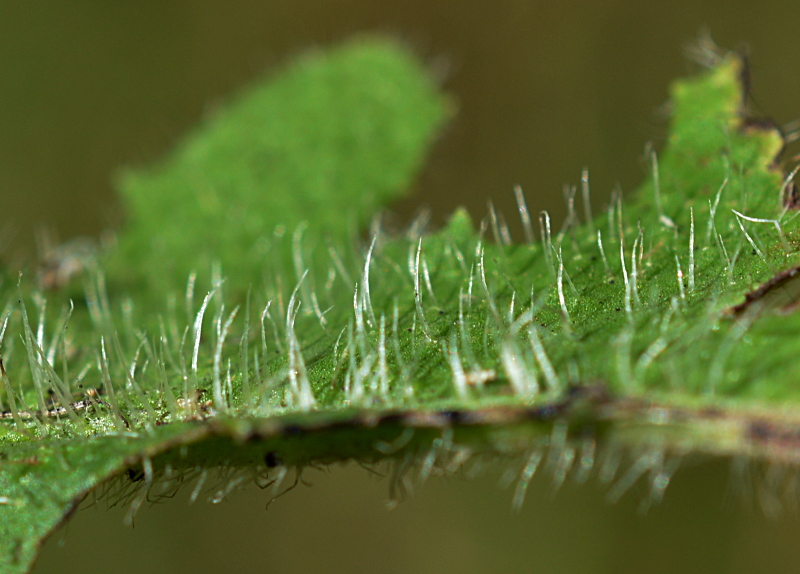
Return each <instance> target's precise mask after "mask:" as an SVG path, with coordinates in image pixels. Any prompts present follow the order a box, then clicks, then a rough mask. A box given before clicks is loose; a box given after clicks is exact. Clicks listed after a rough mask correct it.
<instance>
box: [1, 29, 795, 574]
mask: <svg viewBox="0 0 800 574" xmlns="http://www.w3.org/2000/svg"><path fill="white" fill-rule="evenodd" d="M704 50H705V52H704V59H705V60H707V61H711V62H713V66H712V67H711V68H710V69H708V70H705V71H703V72H701V73H699V74H698V75H697V76H695V77H693V78H690V79H687V80H682V81H679V82H676V83H675V84H674V85H673V87H672V91H671V98H672V118H671V129H670V135H669V138H668V140H667V142H666V145H665V147H664V150H663V151H661V152H659V153H656V152H655V151H652V153H651V154H650V161H651V167H652V175H651V177H650V178H649V179H648V180H647V181H646V182H645V183H644V184H643V185H642V186H641V187H640V189H639V190H637V191H636V192H635V193H634V194H632V195H631V197H629V198H626V199H625V200H624V201H623V200H622V198H621V196H619V195H618V196H615V198H614V199H613V200H612V201H611V203H610V205H609V206H608V208H607V209H605V210H604V211H603V212H602V213H599V214H598V213H596V214H595V215H594V216H590V214H591V212H592V206H591V205H590V196H589V181H588V175H586V174H584V178H583V180H582V182H581V185H580V186H577V187H575V188H573V189H572V190H571V192H570V195H569V196H568V205H569V215H568V218H567V220H566V221H565V222H564V224H563V225H561V226H560V227H559V228H558V229H557V228H556V227H555V224H554V222H551V221H550V218H549V216H548V215H547V214H545V213H543V214H540V215H539V216H538V217H536V216H535V215H534V216H531V215H530V214H529V213H528V211H527V208H526V207H525V204H524V197H523V195H522V194H521V192H519V193H518V201H519V204H520V216H521V217H522V224H523V225H522V227H523V230H524V236H523V237H521V238H518V240H517V241H511V238H510V235H509V232H508V229H507V228H506V226H505V224H504V223H503V220H502V218H501V217H499V216H497V215H495V214H492V216H490V217H488V218H487V219H486V220H484V221H483V222H482V223H481V224H480V225H479V226H477V228H476V226H475V225H473V222H472V221H471V220H470V218H469V216H468V215H467V214H466V212H464V211H458V212H456V213H455V214H454V215H453V216H452V218H451V220H450V223H449V224H448V226H447V227H446V228H444V229H442V230H440V231H438V232H433V233H429V232H427V231H426V230H425V229H424V226H423V225H422V224H421V223H420V224H417V225H414V226H412V228H411V229H409V230H408V231H407V232H406V233H405V234H403V235H392V234H390V233H388V232H385V231H383V230H382V229H381V226H380V223H379V219H374V220H373V225H372V226H371V227H370V234H369V238H368V239H365V240H363V239H359V238H358V237H359V235H358V234H359V232H360V231H363V229H364V227H365V226H366V224H368V223H369V221H370V218H372V217H374V214H375V213H376V212H377V210H378V209H379V208H380V206H381V205H385V204H386V203H387V202H389V201H390V200H391V199H393V198H394V197H396V196H397V195H398V194H399V193H402V191H403V190H405V189H407V188H408V186H409V185H410V184H411V182H412V180H413V175H414V173H415V172H416V170H417V169H418V168H419V166H420V165H421V162H422V159H423V158H424V153H425V151H426V149H427V148H428V146H429V144H430V143H431V141H432V139H433V136H434V135H435V134H436V133H438V131H439V130H440V129H441V126H442V124H443V121H444V120H445V119H446V118H447V116H448V115H450V113H451V108H452V106H451V104H450V103H449V102H448V100H447V99H446V98H444V97H443V96H441V95H439V94H438V93H437V90H436V87H435V85H434V83H433V82H432V81H431V79H430V78H429V77H428V76H427V75H426V73H425V72H424V70H422V69H421V68H420V67H419V65H418V64H417V63H416V62H415V61H414V59H413V58H411V57H410V56H409V55H408V54H407V53H406V52H405V51H404V50H402V49H401V48H399V47H397V46H396V45H394V44H392V43H390V42H386V41H384V40H379V39H374V38H365V39H360V40H357V41H354V42H351V43H349V44H347V45H345V46H343V47H341V48H338V49H336V50H332V51H330V52H327V53H315V54H309V55H307V56H306V57H304V58H301V59H299V60H298V61H297V62H295V63H294V64H293V65H291V66H289V67H287V68H286V69H285V70H283V71H282V72H281V73H279V74H277V75H276V76H275V78H274V79H273V80H272V81H270V82H269V83H267V84H264V85H262V86H258V87H256V88H254V89H252V90H251V91H249V92H247V93H244V94H242V95H241V96H240V97H239V98H238V99H237V100H236V101H234V102H232V103H231V104H230V105H229V106H228V107H227V108H225V110H223V111H222V112H220V113H218V114H217V115H216V116H215V117H213V118H211V119H209V120H208V121H207V122H206V123H205V124H204V125H203V126H201V127H200V128H199V129H198V130H197V131H196V132H194V133H193V134H191V135H190V136H189V137H188V138H187V139H186V140H185V141H184V142H183V143H182V144H181V145H180V146H179V147H178V148H177V150H176V151H175V152H174V153H173V154H172V155H171V156H170V157H168V158H166V159H165V160H164V161H163V162H162V163H161V164H160V165H158V166H156V167H154V168H151V169H149V170H145V171H138V172H129V173H127V174H125V175H124V176H123V177H122V178H121V179H120V190H121V193H122V196H123V199H124V201H125V203H126V205H127V208H128V212H129V221H128V224H127V226H126V228H125V229H123V230H122V232H121V233H120V235H119V239H118V242H117V245H116V246H115V247H113V248H112V249H110V250H109V251H107V252H104V253H99V254H95V255H93V256H87V255H86V254H85V253H83V254H82V255H81V256H80V257H77V256H74V257H72V259H71V258H70V257H71V256H70V255H69V254H67V255H65V256H64V257H63V259H64V260H63V261H61V262H56V263H57V264H62V265H66V264H77V265H79V266H81V267H85V268H86V272H85V273H84V275H83V280H82V281H81V280H78V281H72V282H70V283H66V282H65V284H60V283H59V284H58V285H56V286H58V287H59V289H58V290H57V291H56V292H48V293H46V294H44V293H42V292H41V291H40V289H39V286H37V285H36V284H35V283H34V282H33V281H30V280H29V278H28V277H27V276H23V277H22V279H21V280H20V281H19V282H18V281H17V279H16V278H15V277H14V276H13V274H12V273H11V271H10V270H5V271H4V272H3V273H4V276H3V281H2V284H0V293H2V296H3V297H4V299H5V300H6V301H7V304H6V306H5V308H4V310H3V314H2V317H0V319H2V321H1V323H2V327H1V328H2V333H3V334H2V335H0V351H2V358H3V363H2V369H0V370H2V373H3V374H2V391H0V399H1V400H2V408H3V409H4V412H3V415H2V416H3V420H0V563H2V564H3V566H4V567H5V568H6V569H7V570H8V571H12V572H13V571H20V572H21V571H26V570H27V569H28V568H29V567H30V565H31V564H32V562H33V560H34V559H35V555H36V551H37V549H38V547H39V545H40V544H41V541H42V540H43V539H44V537H46V536H47V535H48V534H49V533H50V532H52V530H53V529H54V528H55V527H56V526H57V525H58V524H59V523H61V522H62V521H63V520H64V519H65V518H66V517H67V516H68V515H69V513H71V512H72V511H73V510H74V509H75V508H76V507H77V505H78V503H79V502H80V501H81V500H82V498H83V497H84V496H85V495H86V493H88V492H90V491H91V490H92V489H95V488H96V487H98V485H103V484H104V485H105V486H104V488H105V489H106V494H107V495H108V496H114V497H117V499H123V500H130V501H131V502H130V504H131V516H132V515H133V513H135V511H136V509H138V507H139V506H140V505H141V504H142V503H143V502H144V501H145V500H146V497H147V496H148V495H149V496H151V497H152V496H158V495H159V493H161V494H163V493H169V492H171V491H172V490H173V489H175V488H178V487H179V486H180V485H181V484H192V485H193V486H191V488H193V498H196V497H198V496H200V495H202V496H203V497H211V498H212V499H219V498H222V497H224V496H225V495H226V494H227V493H228V492H229V491H230V490H231V489H233V488H234V487H235V486H237V485H238V484H241V483H242V482H244V481H250V480H256V481H258V482H259V483H270V482H273V481H274V483H275V485H276V487H279V485H280V484H281V483H282V482H283V481H284V478H285V477H286V476H287V474H289V476H290V477H291V476H293V474H295V473H299V472H300V471H301V470H302V468H303V467H306V466H308V465H312V464H326V463H332V462H336V461H343V460H349V459H355V460H358V461H361V462H364V463H375V462H380V461H382V460H389V461H393V464H394V465H395V466H394V469H395V478H394V480H393V485H395V486H397V487H398V488H399V489H401V490H402V486H403V484H405V483H406V482H408V480H407V479H408V478H409V477H412V476H413V478H414V479H415V480H417V481H422V480H424V479H425V478H426V477H427V476H428V475H430V474H431V473H433V472H453V471H456V470H458V469H459V468H461V467H463V465H464V464H467V463H468V462H469V461H470V460H471V459H473V458H476V457H485V456H489V457H506V458H508V459H509V460H511V461H521V464H522V465H521V470H520V477H519V484H518V488H517V494H516V495H515V503H519V502H521V499H522V496H523V495H524V490H525V486H526V485H527V481H528V480H530V478H531V475H532V474H533V472H534V471H535V470H536V468H537V465H538V464H539V462H540V461H542V459H543V453H544V452H548V455H547V457H546V461H547V464H548V465H549V467H550V468H551V470H552V471H553V472H554V473H555V475H556V477H557V478H558V479H559V480H562V479H563V478H564V477H565V476H566V475H567V474H568V473H576V474H577V475H580V476H581V477H582V478H585V477H586V476H588V475H589V474H592V473H595V474H597V475H598V476H599V477H600V478H601V479H602V480H606V481H609V482H612V483H613V484H612V487H611V491H610V495H611V496H612V498H615V497H617V496H619V495H621V494H622V493H623V492H624V491H625V490H626V489H627V488H628V487H629V486H630V485H631V484H632V483H633V482H635V481H636V480H637V479H638V478H639V477H640V476H643V475H647V476H649V477H650V479H651V481H650V488H651V495H652V496H653V497H654V498H658V497H659V496H660V495H661V494H662V493H663V490H664V488H666V485H667V484H668V482H669V478H670V475H671V472H672V471H673V470H674V467H675V466H676V462H677V461H679V460H680V459H681V458H682V457H683V456H685V455H687V454H694V453H698V454H706V455H717V456H741V457H745V458H746V459H748V460H751V459H757V460H766V461H769V462H774V463H781V464H791V463H793V462H794V461H795V460H796V459H797V458H798V454H800V408H798V407H799V406H800V385H796V384H795V383H794V381H797V380H800V376H798V375H800V373H798V370H800V364H798V363H796V362H794V361H792V358H793V355H794V354H795V353H796V352H797V350H798V349H797V347H799V346H800V343H799V342H798V341H800V339H798V338H797V337H793V335H794V334H796V333H798V332H800V316H798V314H796V313H792V311H793V310H794V303H793V301H794V298H795V297H794V295H793V292H794V291H796V290H797V289H798V287H797V286H795V285H794V281H793V279H794V275H795V271H794V269H795V268H796V267H797V266H798V265H800V256H799V254H800V250H798V247H797V246H798V241H800V230H799V229H798V226H800V220H798V218H797V217H796V214H797V212H796V211H795V208H794V204H793V201H794V199H795V197H794V186H793V184H792V183H791V181H790V179H787V178H785V176H784V174H783V172H782V171H781V169H780V166H779V164H778V163H777V160H778V156H779V154H780V152H781V150H782V147H783V139H782V136H781V134H780V132H779V131H778V130H777V129H775V128H773V127H772V126H771V124H769V123H768V122H764V121H760V122H759V121H754V120H752V119H751V118H749V116H748V115H747V109H746V94H745V93H744V91H743V80H742V78H743V75H744V73H745V69H744V63H743V60H742V58H740V57H739V56H738V55H736V54H723V53H718V52H717V51H715V49H714V48H712V47H709V46H706V47H705V48H704ZM75 258H77V259H79V260H78V261H77V263H76V262H75V261H74V259H75ZM771 278H772V281H770V279H771ZM46 284H47V285H49V286H53V285H52V284H50V283H46ZM759 285H762V287H761V288H760V289H757V286H759ZM70 301H72V303H70ZM520 454H525V455H526V456H524V457H520V456H519V455H520ZM621 457H628V459H629V460H632V461H633V464H632V466H631V468H630V469H629V470H628V471H626V472H619V468H620V460H621ZM615 461H616V462H615ZM543 464H544V463H543ZM219 468H222V469H223V470H224V471H225V479H224V480H222V481H221V482H217V481H216V479H214V480H211V481H207V480H206V479H207V477H208V476H209V473H215V472H216V471H217V469H219ZM112 477H117V478H116V479H115V480H114V481H111V482H108V481H109V479H110V478H112ZM615 477H616V478H615ZM287 480H291V479H287ZM399 494H401V493H399Z"/></svg>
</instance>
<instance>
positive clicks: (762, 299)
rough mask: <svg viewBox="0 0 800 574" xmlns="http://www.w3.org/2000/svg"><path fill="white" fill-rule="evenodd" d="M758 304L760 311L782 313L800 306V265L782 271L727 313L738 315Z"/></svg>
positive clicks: (791, 311) (789, 311)
mask: <svg viewBox="0 0 800 574" xmlns="http://www.w3.org/2000/svg"><path fill="white" fill-rule="evenodd" d="M754 305H758V306H759V308H758V311H769V310H771V311H773V312H775V313H778V314H780V315H785V314H788V313H793V312H794V311H796V310H797V309H798V307H800V267H794V268H792V269H787V270H786V271H782V272H780V273H778V274H777V275H775V276H774V277H772V278H771V279H769V280H768V281H767V282H766V283H763V284H762V285H760V286H759V287H758V288H756V289H754V290H753V291H750V293H747V294H746V295H745V296H744V302H742V303H739V304H738V305H735V306H734V307H731V308H730V309H728V310H727V311H726V314H727V315H733V316H738V315H741V314H742V313H744V312H745V311H746V310H748V309H750V308H751V307H753V306H754Z"/></svg>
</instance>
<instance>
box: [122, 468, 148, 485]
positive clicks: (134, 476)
mask: <svg viewBox="0 0 800 574" xmlns="http://www.w3.org/2000/svg"><path fill="white" fill-rule="evenodd" d="M125 474H127V475H128V478H129V479H131V482H139V481H140V480H142V479H143V478H144V470H142V469H141V468H129V469H128V470H127V471H126V472H125Z"/></svg>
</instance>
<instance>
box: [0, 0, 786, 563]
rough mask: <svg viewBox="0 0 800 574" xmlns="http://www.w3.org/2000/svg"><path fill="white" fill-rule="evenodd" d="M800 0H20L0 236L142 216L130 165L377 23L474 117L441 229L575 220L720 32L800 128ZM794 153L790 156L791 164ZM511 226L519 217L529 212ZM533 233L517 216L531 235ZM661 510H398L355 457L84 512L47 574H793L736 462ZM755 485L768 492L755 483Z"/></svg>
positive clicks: (544, 495) (56, 547) (488, 492)
mask: <svg viewBox="0 0 800 574" xmlns="http://www.w3.org/2000/svg"><path fill="white" fill-rule="evenodd" d="M798 23H800V3H798V2H796V1H791V0H788V1H786V0H781V1H769V0H766V1H762V2H757V3H756V2H752V1H746V0H739V1H727V2H724V3H723V2H713V1H709V0H671V1H670V2H658V3H656V2H634V1H632V0H605V1H602V2H592V1H589V0H574V1H564V2H542V1H536V0H528V1H525V0H511V1H505V0H495V1H494V2H474V1H468V2H464V1H462V2H454V1H449V2H445V1H433V0H426V1H422V0H412V1H409V0H406V1H403V2H399V1H384V2H372V1H368V0H338V1H333V0H327V1H322V0H308V1H302V2H298V1H287V0H273V1H271V2H258V1H252V0H251V1H249V2H238V1H234V0H225V1H218V2H211V1H205V0H194V1H188V0H185V1H184V0H174V1H170V2H162V1H147V0H139V1H136V2H101V1H88V0H86V1H74V2H55V1H38V2H16V1H12V0H0V229H2V241H3V254H4V256H5V257H6V258H12V257H13V258H21V257H25V256H26V255H27V256H29V257H30V256H33V255H34V254H35V250H34V248H33V245H34V235H35V232H36V231H37V230H38V229H42V228H46V229H48V230H50V231H51V232H52V233H53V234H55V235H57V236H58V237H59V238H60V239H61V240H67V239H69V238H71V237H73V236H78V235H95V236H96V235H98V234H99V233H100V232H101V231H102V230H103V229H105V228H109V227H114V226H117V225H119V223H120V222H121V221H122V220H123V217H124V214H122V213H121V212H120V209H119V206H118V203H117V201H116V199H115V197H114V191H113V178H114V174H115V171H116V170H117V169H118V168H119V167H120V166H124V165H127V166H130V165H139V164H145V163H147V162H149V161H151V160H153V159H155V158H157V157H159V156H160V155H161V154H162V153H163V152H164V151H165V150H167V149H169V148H170V146H171V145H173V144H174V143H175V141H176V140H177V139H178V138H179V137H180V136H181V134H183V133H184V132H185V131H186V130H187V128H189V127H190V126H192V125H193V124H194V123H195V122H196V121H197V120H198V119H199V118H201V117H202V116H203V114H204V113H207V112H208V111H209V110H213V108H214V107H215V106H216V105H218V104H219V103H220V102H222V101H224V99H225V98H226V97H227V96H229V95H230V94H232V93H235V92H236V91H237V90H239V89H241V88H242V87H243V86H246V85H247V83H248V82H249V81H251V80H252V79H254V78H256V77H259V76H261V75H262V74H264V73H267V72H268V71H269V70H270V68H272V67H273V66H275V65H276V64H279V63H281V62H283V61H285V60H286V59H287V58H289V57H291V55H293V54H296V53H297V52H300V51H302V50H304V49H308V48H309V47H318V46H325V45H329V44H331V43H334V42H336V41H338V40H340V39H343V38H346V37H348V36H350V35H352V34H354V33H359V32H380V33H386V34H389V35H392V36H394V37H396V38H398V39H400V40H401V41H404V42H405V43H407V44H408V45H409V46H410V47H411V48H412V49H413V50H414V51H415V52H416V53H418V54H419V55H420V57H421V58H423V59H424V60H426V61H427V62H429V64H430V66H431V69H432V70H434V71H435V73H436V74H437V75H439V77H441V78H442V81H443V85H444V87H445V89H446V90H448V91H449V92H450V93H451V94H453V95H454V96H455V97H456V99H457V101H458V105H459V109H460V112H459V115H458V117H457V118H456V119H455V121H454V122H453V123H452V124H451V125H450V127H449V128H448V130H447V131H446V133H445V134H443V137H442V139H441V140H440V141H439V143H438V144H437V145H436V147H435V149H434V150H433V153H432V155H431V158H430V162H429V164H428V165H427V168H426V170H425V171H424V173H422V174H421V176H420V178H419V180H418V181H417V183H416V184H415V186H414V189H413V190H411V191H412V194H411V196H410V197H409V198H408V199H406V200H404V201H403V202H401V203H400V204H398V205H396V206H395V207H394V211H395V213H396V219H397V221H398V222H400V223H401V224H402V223H403V222H408V221H410V220H411V218H412V217H413V216H414V215H415V213H416V211H417V210H418V209H419V208H420V207H423V206H424V207H428V208H430V209H431V210H432V212H433V216H434V222H439V223H441V222H442V221H443V220H444V218H445V217H446V216H447V214H448V213H449V212H450V211H451V210H452V209H453V208H454V207H456V206H457V205H465V206H467V208H468V209H469V210H470V211H471V212H472V213H473V215H474V216H476V217H478V218H480V217H482V216H483V215H484V213H485V210H486V201H487V200H488V199H491V200H492V201H494V203H495V205H497V206H498V207H499V208H500V209H501V210H503V211H505V213H506V214H507V215H509V216H510V215H512V214H513V213H514V212H515V208H514V200H513V194H512V187H513V185H514V184H521V185H522V186H523V188H524V189H525V192H526V195H527V198H528V203H529V206H530V207H531V209H532V210H534V211H538V210H540V209H549V210H550V211H551V213H553V214H554V217H555V219H556V220H557V221H558V220H560V219H561V217H563V214H564V212H565V208H564V206H563V202H562V199H561V195H562V194H561V188H562V185H563V184H565V183H566V184H574V183H577V182H578V181H579V177H580V171H581V169H582V168H583V167H584V166H588V167H589V168H590V173H591V184H592V194H593V198H594V202H595V205H596V206H597V207H600V206H602V204H603V201H604V200H605V199H607V198H608V196H609V194H610V191H611V189H612V188H613V187H614V185H616V184H619V185H620V187H621V189H622V190H623V192H630V191H631V190H632V189H633V188H634V187H635V186H636V185H637V183H638V182H639V181H640V180H641V179H642V177H643V176H644V172H645V169H646V167H645V164H644V163H643V161H642V150H643V148H644V144H645V142H647V141H653V142H654V144H655V145H656V146H659V145H660V142H661V141H662V140H663V137H664V134H665V122H664V116H663V112H661V113H660V112H659V109H663V108H662V104H663V103H664V102H665V100H666V96H667V87H668V85H669V82H670V81H671V80H672V79H673V78H675V77H677V76H681V75H684V74H685V73H687V72H689V71H691V70H692V66H691V65H690V64H688V63H687V60H686V59H685V57H684V56H683V49H684V47H685V46H686V44H687V43H690V42H691V41H692V40H693V39H695V38H696V37H697V35H698V32H699V31H700V30H701V29H708V30H710V32H711V34H712V36H713V38H714V39H715V40H716V41H717V43H719V44H720V45H722V46H725V47H730V48H740V47H742V46H747V47H748V49H749V53H750V61H751V64H752V86H753V98H754V104H755V106H756V108H757V110H758V111H759V112H760V113H762V114H764V115H768V116H770V117H772V118H773V119H775V120H776V121H777V122H778V123H779V124H785V123H788V122H790V121H793V120H796V119H798V118H800V74H799V73H798V69H800V37H798ZM794 153H798V150H797V149H790V155H791V154H794ZM509 219H511V217H509ZM512 231H513V228H512ZM685 466H686V467H687V468H684V469H682V470H681V471H680V472H679V473H678V475H677V477H676V478H675V480H674V482H673V485H672V486H671V487H670V489H669V490H668V491H667V495H666V500H665V501H664V503H663V505H662V506H659V507H655V508H651V509H650V510H649V511H648V512H647V513H646V514H644V515H642V514H641V513H640V512H638V509H639V506H640V502H641V500H642V496H643V495H642V493H641V492H638V491H634V492H632V493H629V494H628V495H627V496H626V497H624V498H623V499H622V501H621V502H619V503H617V504H614V505H610V504H608V503H607V502H606V501H605V490H604V489H603V488H602V487H601V486H599V485H597V484H591V483H590V484H587V485H576V484H572V483H567V484H566V485H565V486H564V487H563V488H561V489H560V490H559V491H558V492H554V491H553V489H552V487H551V485H550V484H549V478H548V477H547V476H541V477H538V478H537V479H536V480H534V483H533V485H532V487H531V489H530V491H529V494H528V498H527V502H526V504H525V507H524V508H523V510H522V512H521V513H519V514H514V513H512V511H511V496H512V495H511V493H510V492H509V491H507V490H501V489H500V488H499V487H498V486H497V480H496V479H497V473H491V472H489V473H487V474H486V475H484V476H481V477H478V478H477V479H475V480H472V481H467V480H465V479H460V478H450V479H435V480H432V481H430V482H429V483H428V484H426V485H425V486H424V487H423V488H422V489H420V490H419V491H418V492H417V493H416V494H415V496H414V497H413V498H412V499H410V500H408V501H406V502H404V503H402V504H401V505H400V506H399V507H398V508H396V509H394V510H391V511H387V510H386V507H385V501H386V499H387V496H388V481H387V480H386V479H383V480H378V479H376V478H375V477H373V476H371V475H370V474H369V473H368V472H367V471H365V470H363V469H360V468H358V467H354V466H351V467H346V468H342V467H334V468H331V469H329V470H328V471H324V472H323V471H312V472H310V473H309V474H308V475H307V477H306V478H308V479H310V480H311V482H312V483H313V487H311V488H306V487H300V488H298V489H297V490H295V491H294V492H292V493H290V494H289V495H287V496H285V497H283V498H281V499H280V500H278V501H276V502H275V503H274V504H273V505H272V506H271V507H270V509H269V511H268V512H265V510H264V506H265V504H266V502H267V500H268V498H269V494H268V493H265V492H262V491H260V490H258V489H256V488H254V487H251V488H249V489H246V490H244V491H243V492H238V493H234V494H233V495H232V496H231V497H230V499H229V500H228V501H226V502H224V503H222V504H219V505H210V504H205V503H198V504H195V505H193V506H189V505H188V504H187V497H186V495H185V494H184V495H182V496H179V497H178V498H177V499H176V500H174V501H172V502H171V503H169V504H161V505H157V506H154V507H146V508H144V509H142V510H141V511H140V512H139V514H138V516H137V518H136V523H135V528H133V529H131V528H130V527H127V526H124V525H123V517H124V515H125V512H126V509H124V508H123V509H112V510H106V508H105V505H104V504H102V503H101V504H97V505H95V506H93V507H91V508H88V509H85V510H82V511H80V512H79V513H78V514H77V516H75V518H74V519H73V520H72V521H71V522H70V523H69V525H68V526H67V527H66V528H65V529H64V530H62V531H61V532H59V533H57V534H56V535H55V536H54V537H53V538H52V539H51V540H50V541H49V542H48V543H47V544H46V546H45V548H44V550H43V553H42V556H41V559H40V561H39V563H38V565H37V567H36V570H35V571H36V572H39V573H45V572H77V571H81V572H116V573H128V572H130V573H137V574H139V573H141V572H196V571H222V570H230V571H236V570H238V571H246V572H257V571H270V572H300V571H303V572H305V571H325V572H353V571H362V572H451V571H452V572H455V571H458V572H466V573H468V572H492V571H496V572H532V571H536V572H609V573H610V572H615V573H617V572H676V571H680V572H759V571H770V572H795V571H796V570H797V564H800V522H798V519H797V518H796V517H795V516H794V515H793V514H792V512H791V509H790V508H787V513H786V514H784V515H783V516H782V517H779V518H775V519H766V518H764V516H763V513H762V512H760V511H759V509H758V508H759V505H758V503H757V502H756V503H755V507H754V509H748V508H747V507H746V505H744V504H743V503H742V501H743V499H744V498H746V497H745V496H744V495H743V494H742V492H743V491H746V490H747V488H746V487H745V486H743V485H742V484H741V483H739V482H737V480H736V479H732V478H731V477H732V476H733V475H732V473H731V471H730V468H729V467H730V464H729V463H727V462H724V461H722V462H715V463H700V464H696V465H690V464H687V465H685ZM751 494H752V493H751Z"/></svg>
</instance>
